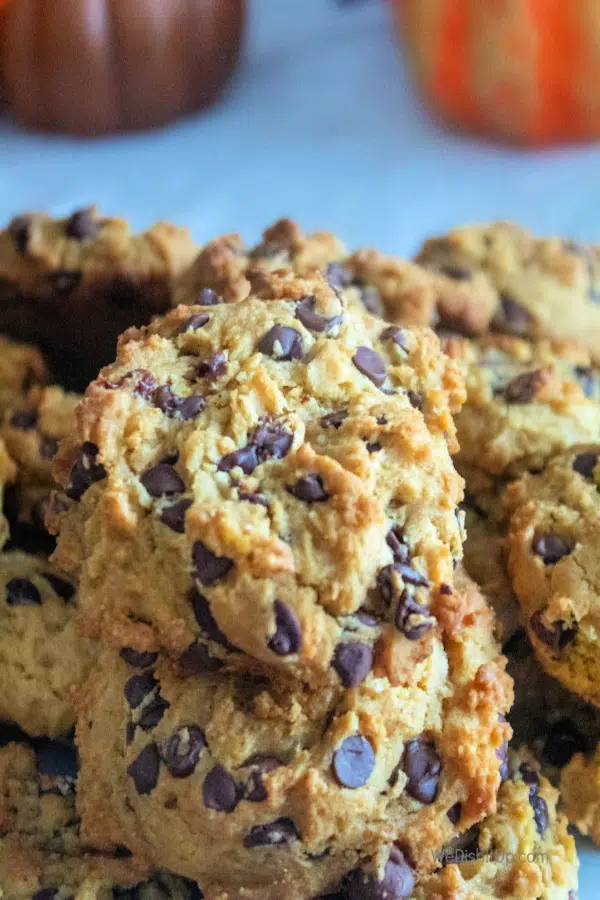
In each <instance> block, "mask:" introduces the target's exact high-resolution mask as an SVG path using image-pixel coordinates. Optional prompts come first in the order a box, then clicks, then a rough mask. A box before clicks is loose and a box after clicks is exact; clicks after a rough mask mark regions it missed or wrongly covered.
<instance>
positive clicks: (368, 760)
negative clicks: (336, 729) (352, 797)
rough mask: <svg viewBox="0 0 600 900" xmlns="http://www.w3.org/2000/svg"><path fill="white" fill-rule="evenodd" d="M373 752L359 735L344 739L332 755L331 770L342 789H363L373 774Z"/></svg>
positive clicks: (369, 745) (366, 741)
mask: <svg viewBox="0 0 600 900" xmlns="http://www.w3.org/2000/svg"><path fill="white" fill-rule="evenodd" d="M374 768H375V752H374V750H373V747H372V746H371V744H370V743H369V741H368V740H367V739H366V738H365V737H363V736H362V735H361V734H353V735H352V736H351V737H348V738H346V740H345V741H343V742H342V744H341V745H340V746H339V747H338V749H337V750H336V751H335V753H334V754H333V762H332V769H333V774H334V775H335V777H336V780H337V781H338V783H339V784H341V785H342V787H346V788H350V789H351V790H354V789H356V788H359V787H363V785H365V784H366V783H367V781H368V780H369V778H370V777H371V775H372V774H373V769H374Z"/></svg>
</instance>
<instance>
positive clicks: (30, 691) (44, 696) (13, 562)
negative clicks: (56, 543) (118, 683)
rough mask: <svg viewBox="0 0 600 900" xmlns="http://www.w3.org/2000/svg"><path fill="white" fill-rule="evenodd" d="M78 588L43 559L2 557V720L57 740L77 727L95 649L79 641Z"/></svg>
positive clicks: (0, 646)
mask: <svg viewBox="0 0 600 900" xmlns="http://www.w3.org/2000/svg"><path fill="white" fill-rule="evenodd" d="M76 614H77V601H76V594H75V587H74V585H73V584H72V583H71V581H69V580H68V579H67V577H66V576H65V575H63V574H62V573H60V572H58V571H57V570H56V569H55V568H54V566H51V565H50V564H49V563H47V562H46V561H45V560H44V559H43V558H41V557H33V556H28V555H26V554H24V553H19V552H16V551H15V552H12V553H4V554H1V555H0V719H5V720H8V721H10V722H16V723H17V724H18V725H19V726H20V727H21V728H22V729H23V731H26V732H27V733H28V734H30V735H44V736H48V737H57V736H59V735H63V734H66V733H67V732H69V731H70V730H71V729H72V728H73V726H74V724H75V705H74V701H73V696H72V694H73V691H74V689H75V688H77V687H79V686H80V685H81V684H82V682H83V681H84V679H85V677H86V675H87V674H88V671H89V669H90V667H91V664H92V661H93V657H94V647H93V644H92V643H91V642H90V641H89V640H88V639H86V638H82V637H80V636H79V634H78V632H77V628H76V623H75V618H76Z"/></svg>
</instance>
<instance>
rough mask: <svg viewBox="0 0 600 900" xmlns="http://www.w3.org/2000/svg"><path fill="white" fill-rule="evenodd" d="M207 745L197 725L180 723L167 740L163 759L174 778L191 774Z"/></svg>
mask: <svg viewBox="0 0 600 900" xmlns="http://www.w3.org/2000/svg"><path fill="white" fill-rule="evenodd" d="M206 746H207V744H206V737H205V735H204V732H203V731H202V729H201V728H198V726H197V725H180V726H179V728H176V729H175V731H174V732H173V733H172V735H171V737H170V738H169V740H168V741H167V746H166V748H165V752H164V756H163V759H164V761H165V765H166V767H167V769H168V770H169V772H170V773H171V775H172V776H173V777H174V778H187V777H188V776H189V775H191V774H192V772H193V771H194V769H195V768H196V765H197V763H198V760H199V759H200V754H201V753H202V751H203V750H204V748H205V747H206Z"/></svg>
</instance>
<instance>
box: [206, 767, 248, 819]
mask: <svg viewBox="0 0 600 900" xmlns="http://www.w3.org/2000/svg"><path fill="white" fill-rule="evenodd" d="M202 799H203V800H204V805H205V806H206V807H207V808H208V809H214V810H216V812H224V813H231V812H233V811H234V809H235V808H236V806H237V805H238V803H239V802H240V792H239V790H238V786H237V784H236V783H235V781H234V779H233V778H232V776H231V775H230V774H229V772H227V770H226V769H224V768H223V766H220V765H216V766H214V767H213V768H212V769H211V770H210V772H209V773H208V775H207V776H206V778H205V779H204V782H203V784H202Z"/></svg>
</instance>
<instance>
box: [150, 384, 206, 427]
mask: <svg viewBox="0 0 600 900" xmlns="http://www.w3.org/2000/svg"><path fill="white" fill-rule="evenodd" d="M152 400H153V403H154V405H155V406H156V407H157V408H158V409H160V410H161V412H164V414H165V415H166V416H169V418H170V419H182V420H183V421H184V422H187V421H189V420H190V419H195V418H197V417H198V416H199V415H200V413H201V412H202V410H203V409H204V407H205V406H206V400H205V399H204V397H202V396H200V394H191V395H190V396H189V397H178V396H177V394H174V393H173V391H172V390H171V388H170V387H169V386H168V385H163V386H162V387H159V388H157V389H156V390H155V391H154V393H153V395H152Z"/></svg>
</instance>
